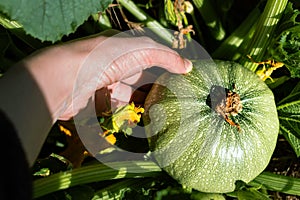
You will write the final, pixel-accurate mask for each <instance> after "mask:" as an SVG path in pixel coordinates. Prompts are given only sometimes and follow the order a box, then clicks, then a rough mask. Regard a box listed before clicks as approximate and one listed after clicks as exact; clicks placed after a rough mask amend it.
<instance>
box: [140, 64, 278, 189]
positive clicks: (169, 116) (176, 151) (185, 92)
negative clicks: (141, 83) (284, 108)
mask: <svg viewBox="0 0 300 200" xmlns="http://www.w3.org/2000/svg"><path fill="white" fill-rule="evenodd" d="M145 112H146V114H147V115H146V117H145V121H146V122H147V126H146V128H147V133H148V135H149V137H150V148H151V150H152V154H153V156H154V157H155V159H156V160H157V162H158V164H159V165H160V166H161V167H163V168H164V170H165V171H167V172H168V173H169V174H170V175H171V176H172V177H173V178H175V179H176V180H178V181H179V182H180V183H181V184H183V185H185V186H186V187H189V188H194V189H197V190H200V191H203V192H212V193H226V192H231V191H233V190H234V189H235V182H236V181H237V180H242V181H244V182H249V181H251V180H253V179H254V178H255V177H256V176H257V175H259V174H260V173H261V172H262V171H263V170H264V169H265V167H266V166H267V164H268V163H269V161H270V158H271V156H272V153H273V151H274V148H275V145H276V141H277V136H278V131H279V120H278V116H277V110H276V105H275V101H274V96H273V93H272V91H271V90H270V89H269V87H268V86H267V85H266V84H265V83H264V82H263V81H261V80H260V79H259V77H258V76H257V75H256V74H255V73H253V72H252V71H250V70H248V69H246V68H244V67H243V66H241V65H240V64H237V63H234V62H228V61H227V62H226V61H216V62H213V61H195V62H194V69H193V70H192V72H190V73H188V74H186V75H175V74H170V73H166V74H164V75H162V76H161V77H160V78H159V79H158V80H157V82H156V83H155V85H154V86H153V87H152V89H151V91H150V93H149V95H148V97H147V99H146V103H145Z"/></svg>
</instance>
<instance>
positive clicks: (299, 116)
mask: <svg viewBox="0 0 300 200" xmlns="http://www.w3.org/2000/svg"><path fill="white" fill-rule="evenodd" d="M277 111H278V116H279V121H280V132H281V133H282V134H283V135H284V136H285V138H286V139H287V140H288V141H289V143H290V145H291V146H292V148H293V149H294V151H295V153H296V154H297V156H300V82H299V83H298V84H297V85H296V87H295V88H294V89H293V90H292V92H291V93H290V94H289V95H288V96H287V97H286V98H284V99H283V100H281V101H280V102H279V103H278V105H277Z"/></svg>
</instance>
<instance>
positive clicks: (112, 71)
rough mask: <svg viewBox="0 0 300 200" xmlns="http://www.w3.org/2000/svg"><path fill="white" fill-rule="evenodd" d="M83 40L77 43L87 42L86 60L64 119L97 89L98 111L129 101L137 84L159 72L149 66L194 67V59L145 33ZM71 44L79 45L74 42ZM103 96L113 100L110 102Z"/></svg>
mask: <svg viewBox="0 0 300 200" xmlns="http://www.w3.org/2000/svg"><path fill="white" fill-rule="evenodd" d="M81 42H82V43H81V44H80V45H78V46H79V47H80V48H82V47H83V46H88V47H89V51H88V53H87V55H86V56H85V57H82V60H84V61H81V62H79V63H80V66H79V69H78V72H77V77H76V78H75V79H76V83H75V84H74V85H73V91H72V95H70V92H71V91H69V96H68V100H67V101H66V102H67V103H65V110H64V111H63V113H62V114H60V116H59V117H58V118H59V119H61V120H67V119H69V118H71V117H73V116H74V115H75V114H77V113H78V112H79V111H80V110H81V109H82V108H84V107H85V106H86V104H87V103H88V101H89V99H91V98H93V96H94V94H95V92H96V91H97V92H96V95H95V96H96V111H97V112H98V114H101V113H102V112H103V111H105V110H106V109H107V108H112V109H113V108H116V107H119V106H120V105H123V104H125V103H128V102H129V99H130V97H131V95H132V92H133V90H134V89H135V88H137V87H139V86H142V85H143V84H145V83H146V84H147V83H153V82H154V80H155V78H156V76H155V75H153V73H152V74H151V73H149V72H145V69H147V68H149V67H152V66H159V67H161V68H163V69H166V70H168V71H170V72H173V73H187V72H189V71H190V70H191V68H192V64H191V62H190V61H188V60H185V59H183V58H181V57H180V56H179V54H178V53H177V52H175V51H173V50H171V49H169V48H168V47H166V46H163V45H161V44H158V43H156V42H154V41H153V40H151V39H149V38H146V37H126V35H124V34H120V35H117V36H114V37H110V38H105V39H104V40H103V37H102V38H101V36H100V37H99V36H98V37H95V38H89V39H86V40H84V41H81ZM82 44H84V45H83V46H82ZM95 44H97V45H95ZM71 47H72V48H75V47H76V46H75V44H71V45H70V47H69V48H71ZM91 47H92V48H91ZM73 78H74V77H73ZM71 97H72V99H70V98H71ZM97 99H101V101H100V100H97ZM104 99H106V100H108V101H110V103H109V104H110V105H107V101H106V100H104Z"/></svg>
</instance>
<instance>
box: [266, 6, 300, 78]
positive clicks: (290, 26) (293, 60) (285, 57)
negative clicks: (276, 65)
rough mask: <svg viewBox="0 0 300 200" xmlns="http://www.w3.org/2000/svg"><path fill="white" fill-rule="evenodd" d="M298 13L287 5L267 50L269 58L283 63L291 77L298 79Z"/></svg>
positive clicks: (299, 39) (299, 62) (299, 55)
mask: <svg viewBox="0 0 300 200" xmlns="http://www.w3.org/2000/svg"><path fill="white" fill-rule="evenodd" d="M299 14H300V11H299V10H294V9H293V7H292V3H289V4H288V6H287V8H286V10H285V13H284V15H283V17H282V19H281V21H280V26H279V27H278V29H277V34H276V35H277V36H275V37H274V38H273V41H272V44H271V45H270V46H269V48H268V52H269V54H270V56H271V57H272V58H273V59H275V60H276V61H279V62H283V63H284V64H285V66H286V67H287V68H288V69H289V71H290V73H291V77H300V22H298V21H297V18H298V17H299Z"/></svg>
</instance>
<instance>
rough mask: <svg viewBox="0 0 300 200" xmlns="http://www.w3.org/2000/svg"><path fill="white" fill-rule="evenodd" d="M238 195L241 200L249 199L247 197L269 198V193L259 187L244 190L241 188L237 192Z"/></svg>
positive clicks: (260, 199) (266, 199) (264, 199)
mask: <svg viewBox="0 0 300 200" xmlns="http://www.w3.org/2000/svg"><path fill="white" fill-rule="evenodd" d="M237 196H238V199H239V200H247V199H259V200H269V199H270V198H269V197H268V195H266V194H264V193H262V192H260V191H259V188H254V187H251V188H246V189H244V190H239V191H238V192H237Z"/></svg>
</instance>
